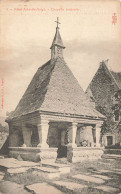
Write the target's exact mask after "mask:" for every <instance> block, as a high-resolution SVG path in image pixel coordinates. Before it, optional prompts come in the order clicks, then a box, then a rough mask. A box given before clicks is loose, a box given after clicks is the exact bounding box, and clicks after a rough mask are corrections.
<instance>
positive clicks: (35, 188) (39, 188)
mask: <svg viewBox="0 0 121 194" xmlns="http://www.w3.org/2000/svg"><path fill="white" fill-rule="evenodd" d="M25 189H27V190H28V191H29V192H31V193H36V194H45V193H49V194H62V192H61V191H60V190H58V189H56V188H55V187H53V186H51V185H49V184H47V183H35V184H32V185H27V186H25Z"/></svg>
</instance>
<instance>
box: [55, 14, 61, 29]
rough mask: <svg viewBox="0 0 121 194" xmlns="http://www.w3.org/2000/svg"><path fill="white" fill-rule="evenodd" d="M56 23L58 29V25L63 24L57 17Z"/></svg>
mask: <svg viewBox="0 0 121 194" xmlns="http://www.w3.org/2000/svg"><path fill="white" fill-rule="evenodd" d="M55 22H56V23H57V28H58V24H61V23H60V22H59V18H58V17H57V21H55Z"/></svg>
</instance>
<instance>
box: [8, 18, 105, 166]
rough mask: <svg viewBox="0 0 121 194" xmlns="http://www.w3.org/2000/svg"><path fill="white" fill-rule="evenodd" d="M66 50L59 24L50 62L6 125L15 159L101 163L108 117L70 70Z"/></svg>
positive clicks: (39, 70) (35, 76) (36, 77)
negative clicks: (101, 143)
mask: <svg viewBox="0 0 121 194" xmlns="http://www.w3.org/2000/svg"><path fill="white" fill-rule="evenodd" d="M64 49H65V46H64V44H63V42H62V39H61V36H60V32H59V27H58V21H57V27H56V32H55V36H54V39H53V42H52V45H51V47H50V50H51V58H50V60H49V61H48V62H46V63H45V64H44V65H42V66H40V67H39V68H38V70H37V72H36V73H35V75H34V77H33V79H32V81H31V82H30V84H29V86H28V88H27V89H26V91H25V93H24V95H23V97H22V98H21V100H20V102H19V103H18V105H17V107H16V109H15V110H14V111H13V112H12V114H11V115H10V116H9V117H8V118H7V119H6V122H7V123H8V125H9V155H10V157H15V158H17V157H18V156H20V157H21V158H22V159H23V160H30V161H56V160H57V159H58V158H63V157H64V158H66V159H67V161H69V162H78V161H81V160H83V159H97V158H99V157H101V155H102V153H103V152H102V148H101V147H100V130H101V125H102V124H103V122H104V120H105V116H103V115H102V114H101V113H99V112H98V111H97V110H96V109H95V108H94V107H93V105H92V103H90V100H89V99H88V98H87V95H86V94H85V93H84V91H83V90H82V88H81V87H80V85H79V83H78V81H77V80H76V78H75V77H74V75H73V73H72V72H71V70H70V69H69V67H68V66H67V64H66V62H65V61H64V57H63V51H64ZM75 68H76V67H75ZM85 134H86V135H85Z"/></svg>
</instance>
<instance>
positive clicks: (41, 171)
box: [33, 167, 60, 179]
mask: <svg viewBox="0 0 121 194" xmlns="http://www.w3.org/2000/svg"><path fill="white" fill-rule="evenodd" d="M33 170H34V171H33V174H36V175H37V176H40V177H42V178H44V179H54V178H58V177H60V172H59V170H57V169H53V168H47V167H34V168H33Z"/></svg>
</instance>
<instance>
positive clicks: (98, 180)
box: [72, 174, 105, 184]
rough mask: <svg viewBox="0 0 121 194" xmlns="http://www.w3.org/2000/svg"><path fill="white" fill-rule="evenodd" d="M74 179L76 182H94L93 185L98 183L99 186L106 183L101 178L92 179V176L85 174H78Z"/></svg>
mask: <svg viewBox="0 0 121 194" xmlns="http://www.w3.org/2000/svg"><path fill="white" fill-rule="evenodd" d="M72 178H73V179H75V180H82V181H86V182H92V183H97V184H102V183H104V182H105V181H104V180H102V179H101V178H97V177H92V176H88V175H84V174H77V175H74V176H72Z"/></svg>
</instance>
